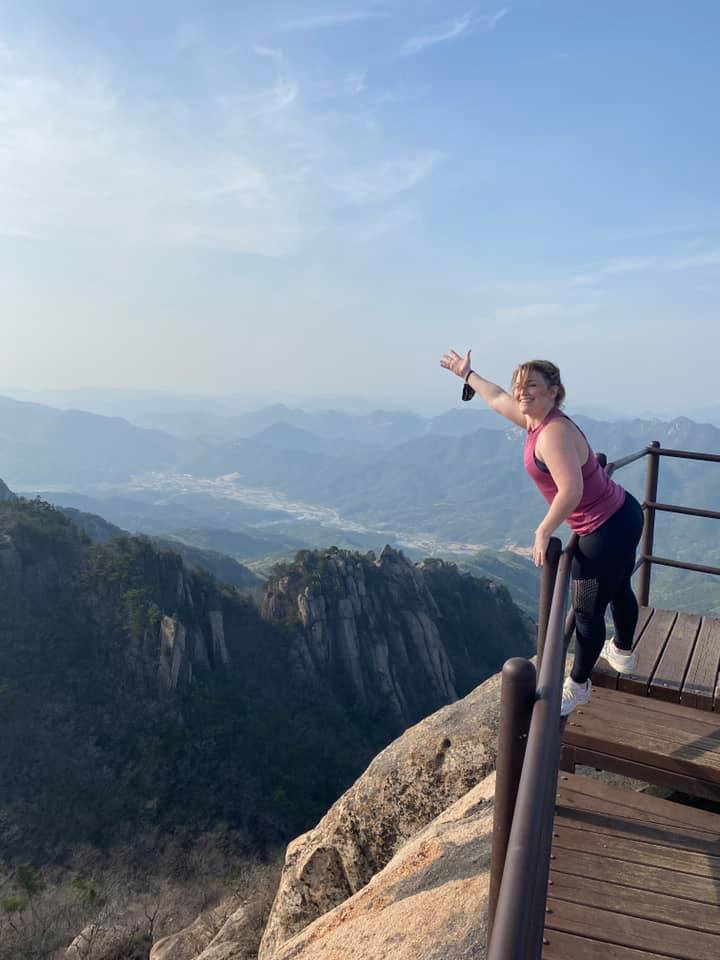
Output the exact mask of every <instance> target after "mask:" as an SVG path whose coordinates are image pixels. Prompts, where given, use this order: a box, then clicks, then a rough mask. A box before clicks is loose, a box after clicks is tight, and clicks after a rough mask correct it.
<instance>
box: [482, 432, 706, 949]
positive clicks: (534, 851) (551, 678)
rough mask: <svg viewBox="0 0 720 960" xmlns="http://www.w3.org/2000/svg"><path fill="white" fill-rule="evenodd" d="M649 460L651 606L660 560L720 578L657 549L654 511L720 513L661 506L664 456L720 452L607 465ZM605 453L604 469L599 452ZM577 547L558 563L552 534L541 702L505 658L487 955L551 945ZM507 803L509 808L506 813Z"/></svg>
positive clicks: (519, 664)
mask: <svg viewBox="0 0 720 960" xmlns="http://www.w3.org/2000/svg"><path fill="white" fill-rule="evenodd" d="M645 456H648V458H649V459H648V473H647V478H646V489H645V499H644V502H643V509H644V511H645V524H644V527H643V538H642V541H641V552H640V557H639V560H638V563H637V564H636V566H635V570H637V569H638V568H640V570H641V582H640V585H639V590H638V593H639V594H640V597H639V599H640V602H641V603H642V604H644V605H647V602H648V591H649V584H650V567H651V565H652V564H653V563H658V564H665V565H667V566H673V567H680V568H683V569H688V570H698V571H701V572H703V573H716V574H720V568H716V567H709V566H704V565H701V564H691V563H685V562H682V561H677V560H669V559H666V558H664V557H658V556H655V555H654V554H653V549H652V548H653V535H654V519H655V512H656V511H658V510H660V511H666V512H670V513H680V514H689V515H692V516H702V517H708V518H710V519H720V513H717V512H716V511H710V510H695V509H694V508H689V507H678V506H675V505H673V504H662V503H658V501H657V483H658V466H659V462H660V457H661V456H672V457H682V458H684V459H688V460H704V461H707V462H720V455H715V454H702V453H692V452H689V451H680V450H669V449H666V448H663V447H661V446H660V444H659V443H658V442H657V441H653V442H652V443H651V444H648V446H647V447H644V448H643V449H642V450H640V451H637V452H636V453H634V454H629V455H628V456H626V457H622V458H621V459H619V460H616V461H614V462H613V463H610V464H607V466H606V468H605V469H606V471H607V473H608V474H609V475H612V474H613V473H614V472H615V470H618V469H620V468H621V467H624V466H627V465H628V464H630V463H633V462H635V461H637V460H640V459H642V458H643V457H645ZM598 459H599V460H600V463H601V465H602V466H605V458H604V457H603V456H602V455H601V454H598ZM576 545H577V536H576V535H575V534H573V536H572V537H571V538H570V539H569V541H568V544H567V546H566V547H565V549H564V550H562V553H561V554H560V562H559V564H556V562H555V558H556V556H557V551H559V549H560V542H559V540H557V538H556V537H553V538H551V541H550V546H549V548H548V557H547V558H546V564H545V565H544V567H543V582H542V586H541V601H540V614H539V617H538V621H539V626H538V674H539V676H538V681H537V688H536V690H535V696H534V699H533V698H532V696H531V694H532V682H533V679H534V677H535V668H534V667H533V665H532V663H531V662H530V661H528V660H522V659H521V658H515V659H514V660H511V661H508V663H507V664H506V667H507V668H510V669H504V670H503V687H502V701H501V716H500V737H499V748H498V761H497V792H496V801H495V802H496V818H498V819H499V820H500V821H501V822H500V823H498V822H496V824H495V825H494V831H493V859H492V867H491V881H490V884H491V886H490V890H491V893H490V898H489V909H488V940H489V943H488V951H487V960H540V956H541V953H542V947H543V943H544V942H545V941H543V928H544V922H545V905H546V901H547V888H548V875H549V867H550V848H551V845H552V824H553V820H554V815H555V796H556V791H557V778H558V766H559V759H560V737H561V723H560V722H559V716H560V700H561V690H562V683H563V677H564V673H565V652H566V645H565V639H566V636H567V624H568V623H570V619H571V616H572V614H570V615H569V616H568V620H567V622H566V620H565V611H566V608H567V602H568V594H569V582H570V567H571V562H572V555H573V553H574V552H575V548H576ZM633 572H634V571H633ZM550 598H551V600H550ZM548 603H549V605H550V611H549V616H548V614H547V610H546V607H547V605H548ZM508 708H509V709H508ZM501 746H503V749H502V750H501V749H500V747H501ZM501 794H502V797H501ZM501 806H503V807H504V809H503V810H502V811H501V810H500V809H499V808H500V807H501Z"/></svg>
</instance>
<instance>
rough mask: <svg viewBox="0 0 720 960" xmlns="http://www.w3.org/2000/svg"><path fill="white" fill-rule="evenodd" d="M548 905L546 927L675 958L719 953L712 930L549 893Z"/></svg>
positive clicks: (706, 959)
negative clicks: (670, 922)
mask: <svg viewBox="0 0 720 960" xmlns="http://www.w3.org/2000/svg"><path fill="white" fill-rule="evenodd" d="M548 907H549V908H550V911H551V912H550V913H548V914H547V919H546V921H545V929H546V930H562V931H564V932H566V933H574V934H581V935H584V936H586V937H589V938H590V939H592V940H601V941H604V942H605V943H613V944H617V945H618V946H623V947H635V948H636V949H640V950H649V951H651V952H655V953H658V954H660V955H661V956H662V955H664V956H665V957H674V958H677V960H718V957H720V936H718V935H717V934H714V933H705V932H704V931H700V930H692V931H691V930H688V929H687V928H685V927H674V926H672V925H671V924H669V923H658V922H657V921H654V920H643V919H641V918H639V917H629V916H626V915H625V914H623V913H616V912H614V911H612V910H598V909H597V908H593V907H586V906H584V905H582V904H577V903H569V902H567V901H565V900H556V899H555V898H554V897H548ZM580 956H582V954H580Z"/></svg>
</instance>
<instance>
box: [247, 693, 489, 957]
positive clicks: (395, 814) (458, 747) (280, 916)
mask: <svg viewBox="0 0 720 960" xmlns="http://www.w3.org/2000/svg"><path fill="white" fill-rule="evenodd" d="M499 689H500V678H499V676H495V677H492V678H491V679H489V680H488V681H487V682H486V683H484V684H482V685H481V686H480V687H478V688H477V689H475V690H473V691H472V693H470V694H469V695H468V696H467V697H465V698H464V699H463V700H460V701H458V702H456V703H454V704H451V705H450V706H447V707H445V708H444V709H442V710H439V711H438V712H437V713H435V714H433V715H432V716H430V717H427V718H426V719H425V720H423V721H422V722H421V723H419V724H417V725H416V726H415V727H412V728H411V729H410V730H407V731H406V732H405V734H403V736H402V737H400V738H399V739H398V740H396V741H395V742H394V743H392V744H391V745H390V746H389V747H387V748H386V749H385V750H384V751H383V752H382V753H381V754H379V756H377V757H376V758H375V760H373V762H372V763H371V764H370V766H369V767H368V769H367V771H366V772H365V773H364V774H363V775H362V777H360V779H359V780H358V781H357V782H356V783H355V784H354V785H353V786H352V787H351V788H350V789H349V790H348V791H347V792H346V793H345V794H344V795H343V796H342V797H341V798H340V799H339V800H338V801H337V802H336V803H335V804H334V805H333V807H332V808H331V809H330V811H329V812H328V813H327V815H326V816H325V817H323V819H322V820H321V821H320V823H319V824H318V825H317V827H315V828H314V829H313V830H311V831H309V832H308V833H306V834H304V835H302V836H300V837H298V838H297V839H296V840H294V841H293V842H292V843H291V844H290V846H289V847H288V850H287V854H286V858H285V867H284V870H283V875H282V879H281V882H280V886H279V889H278V893H277V895H276V898H275V903H274V905H273V909H272V912H271V915H270V918H269V921H268V924H267V927H266V930H265V934H264V936H263V940H262V945H261V948H260V953H259V958H260V960H275V957H276V955H277V953H278V950H279V949H280V947H281V945H282V944H284V943H285V942H286V941H288V940H289V939H290V938H292V937H293V936H294V935H296V934H297V933H298V932H299V931H300V930H302V929H304V928H305V927H307V926H308V925H309V924H310V923H312V922H313V921H314V920H316V919H317V918H318V917H320V916H323V915H324V914H327V913H328V911H330V910H333V909H334V908H335V907H336V906H338V905H339V904H341V903H343V902H344V901H345V900H347V899H348V898H349V897H351V896H352V895H354V894H355V893H357V891H359V890H360V889H361V888H363V887H364V886H365V885H366V884H367V883H368V882H369V881H370V880H371V878H372V877H373V876H374V875H375V874H377V873H378V872H379V871H380V870H382V869H383V868H384V867H385V866H386V865H387V864H388V863H389V861H390V860H391V859H392V858H393V856H394V855H395V854H396V853H397V851H398V850H399V849H400V848H401V847H402V846H403V844H405V843H406V842H407V841H408V840H409V839H410V838H412V837H414V836H415V835H416V834H418V832H419V831H420V830H422V829H423V828H424V827H425V826H426V825H427V824H428V823H430V821H432V820H433V819H434V818H435V817H437V816H438V815H439V814H440V813H441V812H442V811H443V810H445V809H446V808H448V807H449V806H451V805H452V804H453V803H454V802H455V801H457V800H458V799H459V798H460V797H462V796H464V795H465V794H466V793H467V792H468V791H469V790H470V789H471V788H472V787H474V786H475V785H476V784H477V783H478V782H479V781H480V780H483V779H484V778H485V777H486V776H487V775H488V773H489V772H490V771H491V770H492V769H493V768H494V765H495V746H496V731H497V717H498V711H499ZM280 955H281V956H285V954H282V953H281V954H280ZM338 955H339V954H338ZM288 956H290V954H288Z"/></svg>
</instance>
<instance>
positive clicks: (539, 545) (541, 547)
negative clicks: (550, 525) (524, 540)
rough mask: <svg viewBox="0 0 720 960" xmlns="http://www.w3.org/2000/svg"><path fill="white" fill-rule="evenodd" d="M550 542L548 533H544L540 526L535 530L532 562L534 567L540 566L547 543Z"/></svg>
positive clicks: (543, 560)
mask: <svg viewBox="0 0 720 960" xmlns="http://www.w3.org/2000/svg"><path fill="white" fill-rule="evenodd" d="M549 543H550V534H549V533H546V532H545V531H544V530H543V529H542V527H538V528H537V530H536V531H535V543H534V544H533V563H534V564H535V566H536V567H541V566H542V565H543V563H544V562H545V554H546V553H547V548H548V544H549Z"/></svg>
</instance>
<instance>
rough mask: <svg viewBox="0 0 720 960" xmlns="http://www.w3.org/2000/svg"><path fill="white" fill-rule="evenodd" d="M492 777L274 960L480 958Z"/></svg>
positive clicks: (277, 952) (484, 927) (281, 948)
mask: <svg viewBox="0 0 720 960" xmlns="http://www.w3.org/2000/svg"><path fill="white" fill-rule="evenodd" d="M494 786H495V775H494V773H492V774H490V775H489V776H488V777H487V778H486V779H485V780H483V781H482V782H481V783H480V784H478V785H477V786H476V787H474V788H473V789H472V790H470V791H468V792H467V793H466V794H465V795H464V796H463V797H461V798H460V800H458V801H457V802H456V803H454V804H453V805H452V806H450V807H449V808H448V809H447V810H445V811H444V812H443V813H442V814H441V815H440V816H439V817H437V818H436V819H435V820H434V821H433V822H432V823H431V824H429V825H428V826H427V827H426V828H425V829H424V830H422V831H421V832H420V833H419V834H418V835H417V836H415V837H414V838H413V839H412V840H410V841H409V842H408V843H406V844H405V845H404V846H403V847H402V848H401V849H400V850H399V851H398V853H397V854H396V855H395V856H394V857H393V859H392V860H391V861H390V862H389V863H388V865H387V866H386V867H385V868H384V869H383V870H381V871H380V872H379V873H377V874H376V875H375V876H374V877H373V878H372V880H371V881H370V882H369V883H368V884H367V886H365V887H363V889H362V890H360V891H359V892H358V893H356V894H355V895H354V896H352V897H350V898H349V899H347V900H346V901H345V902H344V903H342V904H340V905H339V906H337V907H335V909H333V910H331V911H329V912H328V913H326V914H325V915H324V916H322V917H320V918H319V919H317V920H315V921H314V923H312V924H310V926H308V927H306V928H305V929H304V930H302V931H301V932H300V933H299V934H297V935H296V936H294V937H292V938H291V939H290V940H288V941H286V942H285V943H283V944H282V945H281V946H279V947H278V948H277V949H276V950H275V951H274V952H273V953H272V954H269V955H268V954H265V956H267V957H272V960H339V958H341V957H342V960H388V958H390V957H392V960H483V958H484V957H485V943H486V935H487V898H488V891H489V881H490V874H489V871H490V852H491V838H492V820H493V793H494Z"/></svg>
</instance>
